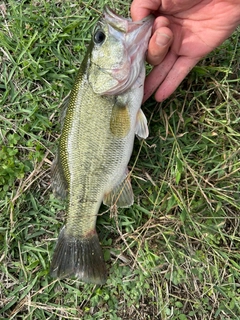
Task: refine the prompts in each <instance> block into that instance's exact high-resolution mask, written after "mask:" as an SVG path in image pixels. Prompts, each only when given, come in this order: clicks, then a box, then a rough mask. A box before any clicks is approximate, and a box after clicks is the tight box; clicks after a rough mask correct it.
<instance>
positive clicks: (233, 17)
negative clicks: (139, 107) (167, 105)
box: [131, 0, 240, 102]
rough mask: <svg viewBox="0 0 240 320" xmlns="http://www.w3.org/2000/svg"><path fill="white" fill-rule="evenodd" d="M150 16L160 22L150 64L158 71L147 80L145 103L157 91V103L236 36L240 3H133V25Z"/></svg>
mask: <svg viewBox="0 0 240 320" xmlns="http://www.w3.org/2000/svg"><path fill="white" fill-rule="evenodd" d="M150 13H153V14H154V15H155V16H156V19H155V22H154V26H153V35H152V37H151V39H150V42H149V47H148V54H147V61H148V62H149V63H151V64H152V65H154V68H153V70H152V71H151V72H150V74H149V75H148V76H147V77H146V81H145V89H144V99H143V102H144V101H146V100H147V99H148V98H149V97H150V96H151V95H152V94H153V93H154V92H155V91H156V93H155V99H156V100H157V101H163V100H164V99H166V98H168V97H169V96H170V95H171V94H172V93H173V92H174V91H175V90H176V88H177V87H178V86H179V84H180V83H181V82H182V80H183V79H184V78H185V77H186V75H187V74H188V73H189V72H190V71H191V69H192V68H193V67H194V66H195V65H196V64H197V62H198V61H199V60H200V59H201V58H203V57H204V56H205V55H207V54H208V53H209V52H211V51H212V50H214V49H215V48H216V47H217V46H219V45H220V44H221V43H223V41H224V40H226V39H227V38H228V37H229V36H230V35H231V34H232V32H233V31H234V30H235V29H236V27H237V26H238V25H239V24H240V1H239V0H222V1H220V0H134V1H133V2H132V5H131V15H132V19H133V21H137V20H141V19H143V18H144V17H146V16H147V15H149V14H150ZM164 39H165V43H164ZM161 43H162V44H161Z"/></svg>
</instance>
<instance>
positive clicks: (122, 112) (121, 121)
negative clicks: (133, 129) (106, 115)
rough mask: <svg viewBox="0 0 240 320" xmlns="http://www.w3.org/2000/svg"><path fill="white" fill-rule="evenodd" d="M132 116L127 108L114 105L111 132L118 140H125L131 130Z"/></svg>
mask: <svg viewBox="0 0 240 320" xmlns="http://www.w3.org/2000/svg"><path fill="white" fill-rule="evenodd" d="M130 125H131V122H130V115H129V111H128V107H127V106H119V105H118V104H116V105H114V106H113V108H112V115H111V120H110V130H111V132H112V134H113V135H114V136H115V137H116V138H124V137H126V135H127V134H128V132H129V130H130Z"/></svg>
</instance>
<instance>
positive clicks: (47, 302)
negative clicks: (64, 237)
mask: <svg viewBox="0 0 240 320" xmlns="http://www.w3.org/2000/svg"><path fill="white" fill-rule="evenodd" d="M105 3H108V4H109V5H110V6H111V7H115V8H116V9H118V13H120V14H124V15H125V16H127V15H128V14H129V12H128V10H129V3H130V2H125V1H117V3H115V4H114V5H113V3H112V2H111V1H99V2H96V1H94V0H93V1H91V0H90V1H86V2H81V1H80V2H79V1H64V2H61V1H55V2H51V1H21V2H20V1H9V2H8V3H7V4H4V2H2V4H1V6H0V9H1V16H0V25H1V28H0V69H1V70H0V79H1V81H0V95H1V99H0V145H1V148H0V212H1V215H0V243H1V246H0V280H1V281H0V315H1V319H84V320H85V319H113V320H115V319H116V320H117V319H163V320H164V319H180V320H185V319H219V320H220V319H221V320H227V319H229V320H230V319H231V320H233V319H238V318H239V314H240V285H239V283H240V264H239V261H240V237H239V234H240V226H239V224H240V220H239V210H240V162H239V146H240V133H239V132H240V103H239V101H240V94H239V92H240V81H239V79H240V73H239V56H240V45H239V31H236V32H235V33H234V34H233V36H232V37H231V38H230V39H228V40H227V41H226V42H225V43H224V44H223V45H222V46H221V47H219V48H218V49H217V50H215V51H214V52H213V53H211V54H210V55H209V56H208V57H207V58H206V59H204V60H203V61H201V63H200V64H199V65H198V66H197V67H195V68H194V69H193V71H192V72H191V74H190V75H189V76H188V77H187V78H186V80H185V81H184V82H183V83H182V84H181V86H180V87H179V88H178V90H177V91H176V92H175V93H174V94H173V95H172V96H171V97H170V98H169V99H168V100H167V101H165V102H164V103H162V104H158V103H156V102H155V101H154V100H153V99H152V100H149V101H148V102H147V103H146V104H145V106H144V112H145V114H146V116H147V118H148V119H149V128H150V136H149V138H148V139H147V140H146V141H136V143H135V147H134V151H133V156H132V160H131V163H130V168H131V169H132V184H133V189H134V194H135V203H134V205H133V206H132V207H131V208H129V209H118V211H116V210H115V211H114V210H113V209H112V210H110V211H109V210H107V208H106V207H102V209H101V212H102V214H101V215H100V216H99V219H98V232H99V236H100V239H101V243H102V246H103V250H104V257H105V260H106V264H107V267H108V273H109V277H108V280H107V283H106V285H104V286H101V287H100V286H94V285H87V284H83V283H81V282H79V281H77V280H69V279H66V280H62V281H58V280H53V279H51V278H50V277H49V275H48V272H49V262H50V259H51V257H52V253H53V249H54V246H55V241H56V238H57V235H58V232H59V230H60V228H61V226H62V224H63V222H64V218H65V214H64V206H63V204H62V203H61V202H60V201H58V200H56V199H55V198H54V197H53V195H52V193H51V189H50V165H51V162H52V160H53V155H54V153H55V151H56V141H57V138H58V137H59V132H60V131H59V125H58V123H59V121H58V116H59V105H60V103H61V101H62V100H63V99H64V97H65V96H66V95H67V94H68V92H69V90H70V89H71V86H72V84H73V81H74V77H75V75H76V71H77V69H78V67H79V65H80V63H81V60H82V58H83V55H84V53H85V51H86V46H87V44H88V43H89V39H90V34H91V29H92V26H93V25H94V24H95V22H96V20H97V19H98V17H99V12H101V11H102V8H103V5H104V4H105Z"/></svg>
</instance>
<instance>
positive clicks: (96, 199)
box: [50, 8, 154, 284]
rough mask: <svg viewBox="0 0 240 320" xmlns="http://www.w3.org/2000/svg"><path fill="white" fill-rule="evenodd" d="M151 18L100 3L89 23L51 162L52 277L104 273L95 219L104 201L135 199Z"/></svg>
mask: <svg viewBox="0 0 240 320" xmlns="http://www.w3.org/2000/svg"><path fill="white" fill-rule="evenodd" d="M153 20H154V19H153V17H152V16H149V17H147V18H145V19H143V20H142V21H139V22H132V21H131V20H130V19H126V18H123V17H120V16H119V15H117V14H115V13H114V12H113V11H112V10H111V9H109V8H105V9H104V12H103V15H102V18H101V19H100V21H99V22H98V23H97V24H96V26H95V28H94V31H93V36H92V41H91V44H90V45H89V48H88V51H87V54H86V56H85V58H84V60H83V62H82V64H81V67H80V70H79V73H78V76H77V79H76V82H75V84H74V86H73V89H72V91H71V94H70V100H69V104H68V106H67V109H66V111H65V119H64V124H63V128H62V133H61V137H60V141H59V149H58V153H57V156H56V158H55V160H54V163H53V167H52V175H53V178H52V187H53V190H54V192H55V193H56V194H57V195H59V196H61V197H62V198H65V197H67V203H68V205H67V222H66V225H65V227H63V229H62V230H61V232H60V234H59V238H58V242H57V245H56V249H55V252H54V255H53V260H52V264H51V270H50V272H51V275H52V276H53V277H59V278H63V277H77V278H79V279H80V280H82V281H84V282H87V283H95V284H103V283H105V281H106V268H105V263H104V259H103V254H102V249H101V247H100V243H99V240H98V235H97V233H96V219H97V215H98V211H99V207H100V205H101V203H102V201H103V203H104V204H105V205H108V206H111V205H113V204H115V205H117V206H119V207H128V206H131V205H132V203H133V192H132V187H131V183H130V177H129V173H128V169H127V165H128V162H129V159H130V156H131V153H132V149H133V142H134V137H135V135H138V136H139V137H141V138H146V137H147V136H148V127H147V120H146V118H145V116H144V114H143V112H142V110H141V109H140V106H141V103H142V98H143V84H144V79H145V66H144V60H145V53H146V50H147V46H148V40H149V38H150V35H151V28H152V24H153Z"/></svg>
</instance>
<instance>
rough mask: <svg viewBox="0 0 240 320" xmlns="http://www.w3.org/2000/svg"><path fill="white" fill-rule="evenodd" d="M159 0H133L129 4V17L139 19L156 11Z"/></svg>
mask: <svg viewBox="0 0 240 320" xmlns="http://www.w3.org/2000/svg"><path fill="white" fill-rule="evenodd" d="M160 5H161V2H160V1H159V0H133V2H132V4H131V17H132V19H133V21H138V20H141V19H143V18H145V17H147V16H148V15H149V14H150V13H152V12H154V11H157V10H158V8H159V7H160Z"/></svg>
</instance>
